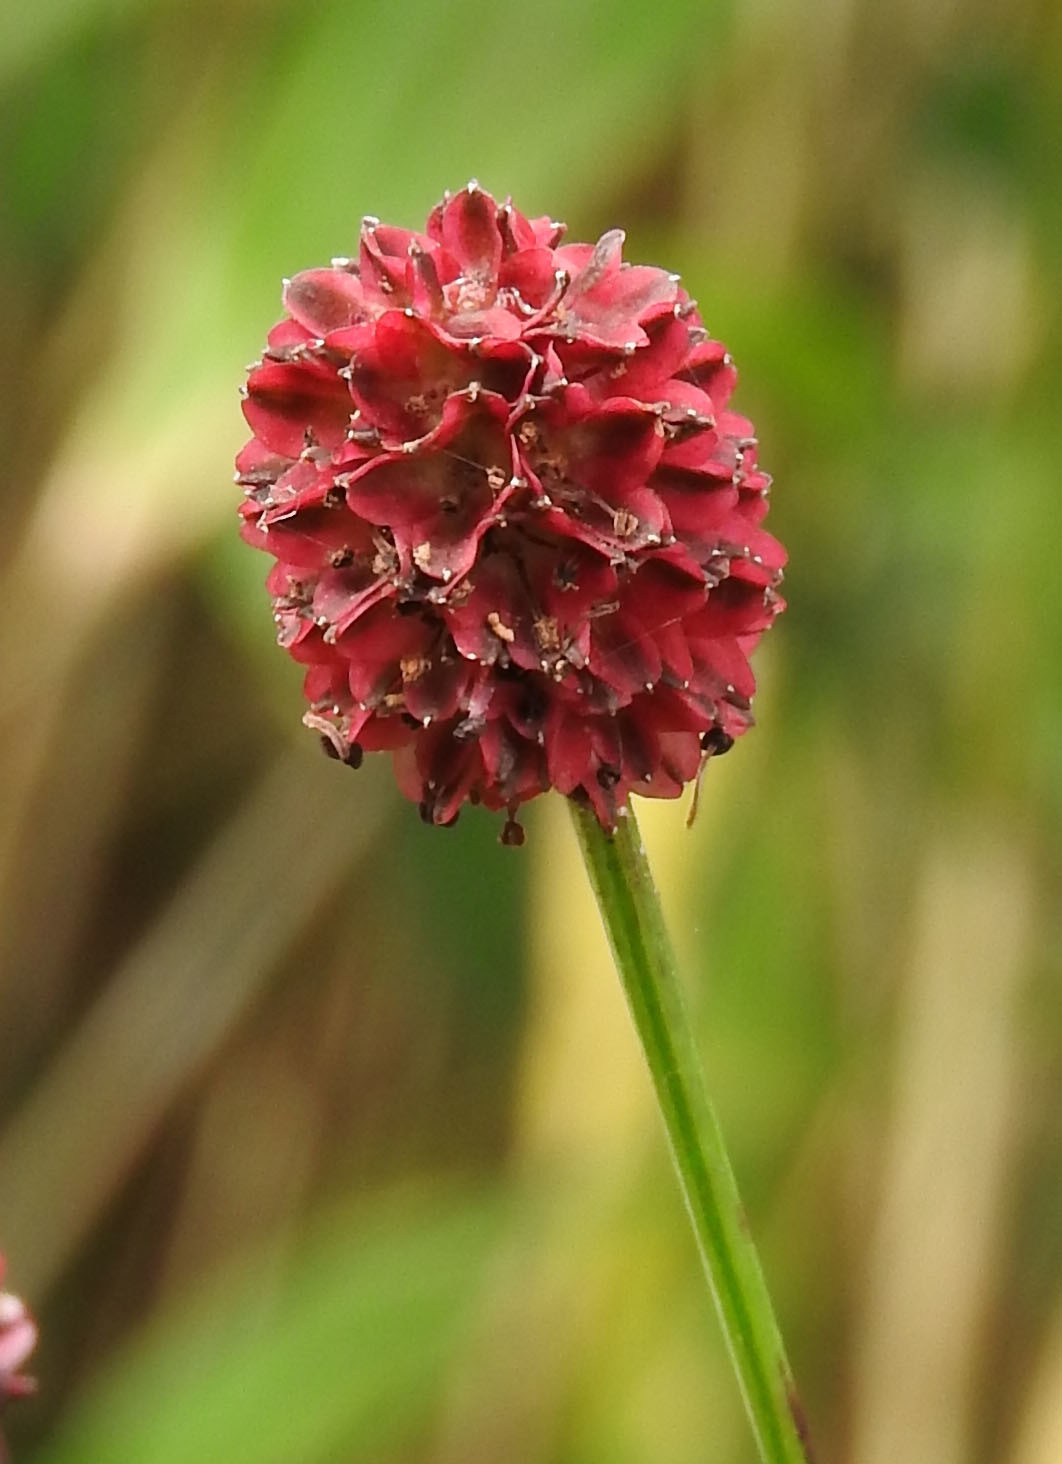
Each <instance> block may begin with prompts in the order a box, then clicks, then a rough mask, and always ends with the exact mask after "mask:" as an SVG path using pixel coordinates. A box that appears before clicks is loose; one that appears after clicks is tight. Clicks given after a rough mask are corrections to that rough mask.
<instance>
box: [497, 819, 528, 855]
mask: <svg viewBox="0 0 1062 1464" xmlns="http://www.w3.org/2000/svg"><path fill="white" fill-rule="evenodd" d="M498 842H499V844H504V845H505V846H506V848H509V849H518V848H519V847H520V845H521V844H522V843H523V842H524V830H523V828H522V826H521V825H520V824H518V823H517V822H516V819H515V818H512V817H509V818H507V819H506V820H505V823H504V825H503V826H502V831H501V833H500V834H499V835H498Z"/></svg>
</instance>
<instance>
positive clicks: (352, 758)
mask: <svg viewBox="0 0 1062 1464" xmlns="http://www.w3.org/2000/svg"><path fill="white" fill-rule="evenodd" d="M364 759H365V753H364V752H363V751H362V747H361V743H360V742H352V743H351V744H350V746H349V747H348V748H347V755H346V757H345V758H344V759H343V761H344V762H345V763H346V765H347V767H348V768H360V767H361V765H362V762H363V761H364Z"/></svg>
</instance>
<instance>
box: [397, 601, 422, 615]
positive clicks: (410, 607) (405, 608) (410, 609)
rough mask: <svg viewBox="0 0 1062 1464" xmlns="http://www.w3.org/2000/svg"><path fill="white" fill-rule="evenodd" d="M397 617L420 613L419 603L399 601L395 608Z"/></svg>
mask: <svg viewBox="0 0 1062 1464" xmlns="http://www.w3.org/2000/svg"><path fill="white" fill-rule="evenodd" d="M395 610H396V611H397V613H398V614H399V615H416V614H418V612H419V611H420V602H419V601H417V600H399V602H398V604H397V605H396V606H395Z"/></svg>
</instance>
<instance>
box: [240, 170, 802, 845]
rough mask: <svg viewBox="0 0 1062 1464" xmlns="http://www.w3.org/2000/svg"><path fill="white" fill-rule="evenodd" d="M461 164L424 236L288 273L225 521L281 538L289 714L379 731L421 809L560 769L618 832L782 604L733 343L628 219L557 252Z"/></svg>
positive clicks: (507, 800) (735, 704) (381, 239)
mask: <svg viewBox="0 0 1062 1464" xmlns="http://www.w3.org/2000/svg"><path fill="white" fill-rule="evenodd" d="M563 233H564V230H563V226H562V225H560V224H557V223H555V222H554V221H553V220H551V219H549V218H535V219H528V218H525V217H524V215H523V214H521V213H518V212H517V210H516V209H515V208H514V207H513V206H512V204H511V203H510V202H505V203H503V204H501V205H499V204H497V203H496V202H495V200H494V199H493V198H492V197H491V196H490V195H489V194H488V193H486V192H484V191H483V190H482V189H481V188H479V187H478V186H477V185H476V184H475V183H470V184H469V185H468V187H467V188H464V189H462V190H461V191H460V192H459V193H456V194H454V195H452V196H451V195H449V194H447V196H446V197H445V198H444V200H443V202H442V203H441V204H439V205H438V207H437V208H436V209H435V210H434V211H433V212H432V214H431V216H430V217H429V219H428V222H427V226H426V228H425V231H424V232H423V233H413V232H410V231H408V230H405V229H399V228H393V227H390V226H386V225H383V224H381V223H379V221H378V220H376V219H373V218H367V219H366V220H365V221H364V222H363V224H362V229H361V239H360V246H359V250H358V256H357V258H356V259H346V258H343V259H334V260H333V261H332V264H331V267H330V268H327V269H311V270H307V271H305V272H304V273H302V274H299V275H296V276H295V278H294V279H292V280H289V281H286V282H285V286H284V306H285V309H286V311H287V315H286V316H285V318H284V319H283V320H282V321H281V323H280V324H279V325H277V326H276V327H275V328H274V329H273V330H272V331H271V332H270V334H269V337H268V344H267V347H266V350H265V352H264V354H263V356H262V359H261V360H260V361H258V362H256V363H255V364H254V365H253V366H252V367H251V368H250V373H249V376H248V380H247V385H246V388H245V389H244V401H243V409H244V415H245V416H246V419H247V422H248V424H249V426H250V428H251V431H252V432H253V434H254V435H253V437H252V438H251V440H250V442H248V444H247V445H246V447H245V448H244V449H243V451H242V452H241V453H240V455H239V457H238V459H237V481H238V482H239V483H240V484H242V485H243V487H244V489H245V494H246V497H245V501H244V504H243V506H242V513H243V534H244V537H245V538H246V539H247V540H248V541H249V542H250V543H252V544H254V545H257V546H258V547H260V548H262V549H265V550H266V551H267V552H268V553H269V554H271V555H273V556H274V558H275V560H276V564H275V565H274V567H273V569H272V571H271V573H270V575H269V579H268V588H269V591H270V593H271V595H272V599H273V609H274V619H275V621H276V625H277V634H278V640H279V642H280V644H281V645H282V646H284V647H286V648H287V650H288V651H289V652H290V653H291V655H292V656H294V657H295V659H296V660H298V661H300V662H302V663H304V664H305V665H306V667H307V671H306V678H305V693H306V697H307V700H308V702H309V710H308V711H307V713H306V715H305V717H304V721H305V722H306V723H307V725H308V726H309V727H311V728H313V729H315V730H316V731H317V732H318V733H319V734H320V735H321V737H322V741H323V743H324V746H325V749H326V751H328V752H330V753H331V754H332V755H333V756H335V757H337V758H339V759H341V760H343V761H345V762H347V763H348V764H350V765H352V766H355V767H356V766H357V765H358V764H359V763H360V761H361V758H362V754H363V752H365V751H375V750H379V749H388V750H391V751H392V752H393V754H394V759H395V765H396V770H397V774H398V779H399V783H400V785H401V787H402V789H403V791H404V792H405V793H407V794H408V795H409V796H410V797H411V798H413V799H415V800H416V801H417V802H418V803H419V804H420V809H421V814H422V817H423V818H424V819H425V820H426V821H428V822H430V823H433V824H443V825H445V824H450V823H452V822H453V821H454V819H455V818H456V817H457V814H458V812H459V810H460V808H461V806H462V804H463V803H464V802H465V801H466V800H467V801H468V802H471V803H482V804H484V805H486V807H488V808H491V809H505V810H507V812H508V820H507V822H506V824H505V828H504V831H503V835H502V837H503V841H505V842H519V841H520V839H521V838H522V833H521V830H520V828H519V825H518V824H517V823H516V819H515V814H516V810H517V808H518V807H519V805H521V804H522V803H524V802H525V801H526V800H528V799H530V798H533V797H535V796H536V795H537V794H539V793H542V792H544V791H545V790H546V789H548V788H551V787H554V788H557V789H559V790H560V792H562V793H564V794H567V795H569V796H571V797H574V798H578V799H581V800H584V801H585V800H589V802H590V804H592V806H593V808H594V811H595V812H596V815H597V817H598V819H599V821H600V823H601V824H602V826H603V827H605V828H606V829H611V828H614V827H615V822H616V818H617V816H618V814H619V813H620V812H621V810H622V809H623V808H624V807H625V806H626V802H627V798H628V795H629V794H630V793H631V792H636V793H641V794H645V795H648V796H650V797H658V798H673V797H676V796H677V795H678V794H679V793H680V792H681V791H682V789H683V787H684V785H685V784H686V783H688V782H689V781H690V780H691V779H693V778H695V777H696V775H697V774H698V771H699V769H700V767H701V766H702V765H703V759H704V758H705V757H706V756H708V755H710V754H711V753H713V752H720V751H725V750H726V749H727V748H728V747H729V746H730V745H731V743H732V741H733V739H734V738H735V737H737V736H739V735H740V734H741V733H742V732H744V731H745V730H746V728H747V727H748V726H749V725H750V723H751V721H752V717H751V711H750V702H751V697H752V693H753V689H754V681H753V676H752V672H751V670H750V668H749V662H748V656H749V652H750V651H751V649H752V647H753V646H754V645H755V643H756V641H757V640H758V639H759V637H760V635H761V634H762V633H763V631H764V630H766V628H767V627H768V626H769V625H770V623H771V621H772V619H773V618H774V616H775V615H776V614H777V613H778V611H779V610H780V609H781V608H782V601H781V599H780V597H779V594H778V590H777V586H778V584H779V581H780V578H781V571H782V566H783V564H784V561H785V554H784V551H783V550H782V548H781V546H780V545H779V544H778V543H777V542H776V540H774V539H773V538H772V537H771V536H770V535H769V534H767V533H766V532H765V531H764V530H763V529H762V528H761V527H760V524H761V520H762V519H763V517H764V514H765V513H766V511H767V490H768V486H769V481H770V480H769V479H768V477H767V475H766V474H765V473H763V472H762V471H761V470H760V469H759V468H758V466H757V463H756V440H755V437H754V435H753V430H752V426H751V423H749V422H748V421H747V420H746V419H745V418H744V417H741V416H738V415H737V414H735V413H734V412H732V411H730V410H729V407H728V402H729V399H730V395H731V392H732V390H733V387H734V382H735V371H734V366H733V363H732V361H731V358H730V356H729V354H728V353H727V351H726V350H725V349H724V347H723V346H722V345H721V344H720V343H719V342H718V341H715V340H712V339H711V337H710V336H709V334H708V332H707V331H706V330H705V329H704V327H703V325H702V324H701V319H700V316H699V315H698V313H697V308H696V305H695V304H694V302H693V301H692V300H691V299H690V298H689V296H688V295H687V294H686V292H685V291H684V290H683V289H682V287H681V285H680V283H679V280H678V278H677V276H675V275H672V274H668V273H667V272H666V271H664V270H662V269H656V268H651V267H647V266H642V265H631V264H626V263H624V262H623V260H622V257H621V252H622V245H623V234H622V233H621V232H620V231H619V230H612V231H611V232H609V233H607V234H605V235H604V236H603V237H602V238H601V239H600V240H599V241H598V243H597V244H564V243H563V242H562V239H563Z"/></svg>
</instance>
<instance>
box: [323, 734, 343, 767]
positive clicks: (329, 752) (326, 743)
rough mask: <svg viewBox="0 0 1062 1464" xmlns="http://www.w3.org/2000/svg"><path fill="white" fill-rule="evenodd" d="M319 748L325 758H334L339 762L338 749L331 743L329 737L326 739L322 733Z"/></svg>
mask: <svg viewBox="0 0 1062 1464" xmlns="http://www.w3.org/2000/svg"><path fill="white" fill-rule="evenodd" d="M321 746H322V748H323V749H324V751H325V755H326V756H327V757H334V758H335V759H336V761H337V762H338V761H339V748H338V747H337V746H336V745H335V743H334V742H333V741H332V739H331V737H326V736H325V734H324V733H323V732H322V733H321Z"/></svg>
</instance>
